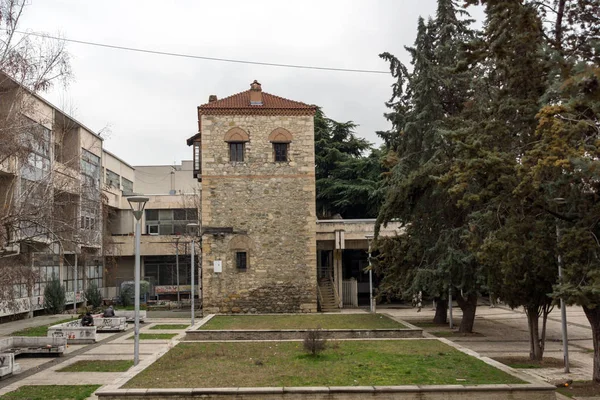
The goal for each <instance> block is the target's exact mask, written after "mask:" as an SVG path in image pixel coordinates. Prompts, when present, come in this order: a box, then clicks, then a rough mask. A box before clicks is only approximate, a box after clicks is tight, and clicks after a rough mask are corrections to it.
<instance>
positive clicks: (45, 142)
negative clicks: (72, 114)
mask: <svg viewBox="0 0 600 400" xmlns="http://www.w3.org/2000/svg"><path fill="white" fill-rule="evenodd" d="M25 123H26V126H27V127H28V130H27V132H25V134H24V135H23V138H22V140H23V145H24V146H27V148H28V149H29V150H30V153H29V155H28V157H27V160H26V161H25V162H24V163H23V164H22V165H21V177H22V178H24V179H27V180H30V181H40V180H42V179H43V178H45V177H46V175H47V174H48V173H49V172H50V166H51V163H50V130H49V129H47V128H45V127H44V126H42V125H40V124H38V123H36V122H34V121H33V120H30V119H29V118H26V119H25Z"/></svg>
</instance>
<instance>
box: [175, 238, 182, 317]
mask: <svg viewBox="0 0 600 400" xmlns="http://www.w3.org/2000/svg"><path fill="white" fill-rule="evenodd" d="M175 245H176V246H177V247H176V249H175V268H177V308H179V307H181V300H180V298H179V236H177V237H176V238H175Z"/></svg>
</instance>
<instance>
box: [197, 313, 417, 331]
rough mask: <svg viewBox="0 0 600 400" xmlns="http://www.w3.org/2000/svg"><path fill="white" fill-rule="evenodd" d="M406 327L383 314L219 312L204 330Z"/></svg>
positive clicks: (202, 328) (205, 325) (202, 327)
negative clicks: (252, 313)
mask: <svg viewBox="0 0 600 400" xmlns="http://www.w3.org/2000/svg"><path fill="white" fill-rule="evenodd" d="M314 328H322V329H386V328H391V329H393V328H397V329H401V328H406V327H405V326H404V325H402V324H401V323H399V322H396V321H394V320H393V319H391V318H388V317H386V316H385V315H382V314H366V313H365V314H327V315H323V314H299V315H217V316H215V317H213V318H212V319H211V320H210V321H208V323H206V324H204V325H202V326H201V327H200V330H211V329H214V330H240V329H250V330H255V329H314Z"/></svg>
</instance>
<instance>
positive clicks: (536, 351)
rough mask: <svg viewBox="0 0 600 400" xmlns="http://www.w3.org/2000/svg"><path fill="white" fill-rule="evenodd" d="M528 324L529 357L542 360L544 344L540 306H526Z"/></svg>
mask: <svg viewBox="0 0 600 400" xmlns="http://www.w3.org/2000/svg"><path fill="white" fill-rule="evenodd" d="M525 313H526V314H527V326H528V328H529V359H530V360H534V361H542V357H543V356H544V346H543V344H542V343H541V341H540V330H539V319H540V315H539V307H525Z"/></svg>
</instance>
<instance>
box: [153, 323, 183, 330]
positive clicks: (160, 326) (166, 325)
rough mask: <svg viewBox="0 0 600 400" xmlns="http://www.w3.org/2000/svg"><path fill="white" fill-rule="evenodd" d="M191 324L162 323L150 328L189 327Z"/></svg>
mask: <svg viewBox="0 0 600 400" xmlns="http://www.w3.org/2000/svg"><path fill="white" fill-rule="evenodd" d="M189 326H190V324H161V325H154V326H152V327H150V329H162V330H164V329H185V328H187V327H189Z"/></svg>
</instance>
